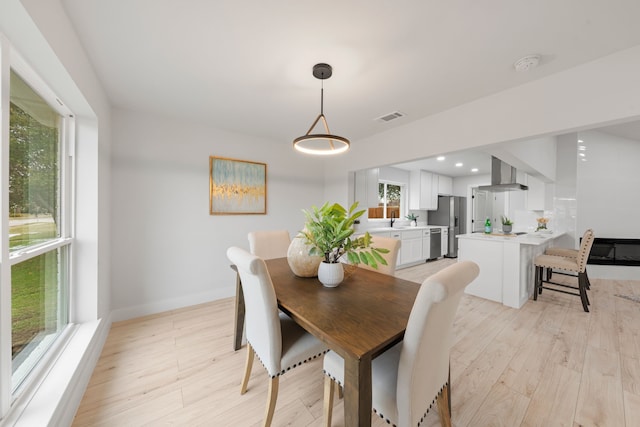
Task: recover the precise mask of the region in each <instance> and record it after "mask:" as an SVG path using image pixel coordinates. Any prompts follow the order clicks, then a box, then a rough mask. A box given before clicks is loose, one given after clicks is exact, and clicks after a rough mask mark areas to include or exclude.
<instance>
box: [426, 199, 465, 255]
mask: <svg viewBox="0 0 640 427" xmlns="http://www.w3.org/2000/svg"><path fill="white" fill-rule="evenodd" d="M466 215H467V198H466V197H458V196H438V210H435V211H429V213H428V214H427V216H428V222H429V225H442V226H447V227H449V242H448V251H447V254H446V255H445V256H446V257H447V258H457V257H458V239H456V236H457V235H458V234H465V233H466V225H465V224H466V223H467V221H466V219H467V218H466Z"/></svg>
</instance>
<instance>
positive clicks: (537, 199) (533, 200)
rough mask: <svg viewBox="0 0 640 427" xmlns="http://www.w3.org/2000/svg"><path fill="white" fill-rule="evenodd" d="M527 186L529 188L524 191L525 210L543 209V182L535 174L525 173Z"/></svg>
mask: <svg viewBox="0 0 640 427" xmlns="http://www.w3.org/2000/svg"><path fill="white" fill-rule="evenodd" d="M527 187H529V190H527V191H526V193H527V210H530V211H543V210H544V198H545V194H544V193H545V192H544V187H545V184H544V182H543V181H541V180H539V179H538V178H536V177H535V176H531V175H527Z"/></svg>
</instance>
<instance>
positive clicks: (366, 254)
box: [363, 252, 378, 268]
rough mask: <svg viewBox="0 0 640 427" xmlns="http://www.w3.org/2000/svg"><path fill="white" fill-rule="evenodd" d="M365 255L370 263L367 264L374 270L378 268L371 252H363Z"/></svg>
mask: <svg viewBox="0 0 640 427" xmlns="http://www.w3.org/2000/svg"><path fill="white" fill-rule="evenodd" d="M363 253H364V255H365V257H366V258H367V261H368V262H367V263H366V264H368V265H370V266H371V267H373V268H378V264H377V263H376V260H375V259H374V258H373V256H372V255H371V254H370V253H369V252H363Z"/></svg>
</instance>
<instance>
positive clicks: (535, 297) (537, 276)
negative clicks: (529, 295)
mask: <svg viewBox="0 0 640 427" xmlns="http://www.w3.org/2000/svg"><path fill="white" fill-rule="evenodd" d="M535 268H536V270H535V273H536V274H535V278H534V279H533V300H534V301H537V300H538V286H539V285H538V282H539V281H540V267H538V266H537V265H536V267H535Z"/></svg>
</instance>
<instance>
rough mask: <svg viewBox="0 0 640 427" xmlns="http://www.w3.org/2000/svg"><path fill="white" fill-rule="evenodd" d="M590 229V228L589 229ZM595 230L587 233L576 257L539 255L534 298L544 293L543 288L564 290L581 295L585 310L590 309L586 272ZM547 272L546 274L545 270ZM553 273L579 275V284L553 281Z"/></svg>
mask: <svg viewBox="0 0 640 427" xmlns="http://www.w3.org/2000/svg"><path fill="white" fill-rule="evenodd" d="M588 231H589V230H588ZM593 239H594V237H593V232H591V233H585V236H584V237H583V238H582V242H581V243H580V249H579V250H578V254H577V256H576V257H575V258H569V257H564V256H559V255H548V254H544V255H539V256H537V257H536V259H535V262H534V263H535V268H536V272H535V284H534V290H533V300H534V301H536V300H537V299H538V294H541V293H542V290H543V289H548V290H550V291H556V292H562V293H565V294H569V295H576V296H579V297H580V300H581V301H582V308H583V309H584V311H586V312H588V311H589V304H590V302H589V297H588V296H587V284H588V278H587V273H586V267H587V259H588V258H589V252H591V246H592V245H593ZM545 269H546V270H547V274H546V275H545V274H544V273H545V271H544V270H545ZM553 273H557V274H563V275H568V276H577V278H578V285H577V286H572V285H567V284H565V283H558V282H553V281H551V275H552V274H553ZM545 283H546V284H549V285H553V287H549V286H545V285H544V284H545ZM559 287H560V288H569V289H573V290H576V291H578V292H571V291H566V290H564V289H559Z"/></svg>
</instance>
